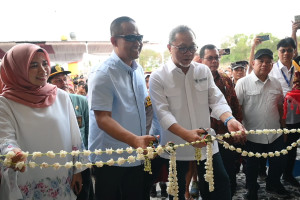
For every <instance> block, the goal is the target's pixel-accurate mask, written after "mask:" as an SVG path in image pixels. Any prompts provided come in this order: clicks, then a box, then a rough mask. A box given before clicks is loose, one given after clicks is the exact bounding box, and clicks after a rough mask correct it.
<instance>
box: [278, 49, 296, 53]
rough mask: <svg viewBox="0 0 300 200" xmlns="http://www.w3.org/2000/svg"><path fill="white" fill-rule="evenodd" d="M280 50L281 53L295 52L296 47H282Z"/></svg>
mask: <svg viewBox="0 0 300 200" xmlns="http://www.w3.org/2000/svg"><path fill="white" fill-rule="evenodd" d="M279 51H280V52H281V53H285V52H288V53H292V52H294V49H280V50H279Z"/></svg>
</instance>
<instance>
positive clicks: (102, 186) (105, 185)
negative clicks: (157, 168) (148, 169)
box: [93, 166, 144, 200]
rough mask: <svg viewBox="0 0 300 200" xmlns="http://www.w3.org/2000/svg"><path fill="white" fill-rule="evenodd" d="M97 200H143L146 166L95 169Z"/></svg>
mask: <svg viewBox="0 0 300 200" xmlns="http://www.w3.org/2000/svg"><path fill="white" fill-rule="evenodd" d="M93 170H94V171H93V174H94V177H95V200H141V199H143V193H144V191H143V189H144V166H136V167H117V166H103V167H100V168H98V167H95V166H94V168H93Z"/></svg>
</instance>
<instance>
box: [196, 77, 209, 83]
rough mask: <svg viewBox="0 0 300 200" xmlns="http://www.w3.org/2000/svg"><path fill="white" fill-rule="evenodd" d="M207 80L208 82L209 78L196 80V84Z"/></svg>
mask: <svg viewBox="0 0 300 200" xmlns="http://www.w3.org/2000/svg"><path fill="white" fill-rule="evenodd" d="M206 80H207V77H205V78H200V79H195V82H196V83H200V82H202V81H206Z"/></svg>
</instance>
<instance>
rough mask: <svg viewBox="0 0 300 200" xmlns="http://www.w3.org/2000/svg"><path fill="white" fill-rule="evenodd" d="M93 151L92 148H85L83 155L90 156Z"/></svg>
mask: <svg viewBox="0 0 300 200" xmlns="http://www.w3.org/2000/svg"><path fill="white" fill-rule="evenodd" d="M91 153H92V152H91V151H90V150H83V155H84V156H89V155H91Z"/></svg>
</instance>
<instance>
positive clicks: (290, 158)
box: [283, 123, 300, 176]
mask: <svg viewBox="0 0 300 200" xmlns="http://www.w3.org/2000/svg"><path fill="white" fill-rule="evenodd" d="M286 126H287V128H288V129H298V128H300V123H297V124H287V125H286ZM299 136H300V134H299V133H297V132H296V133H289V134H287V135H286V137H287V140H286V142H285V146H286V147H287V146H290V145H291V144H292V143H293V142H296V141H297V140H298V139H299ZM296 156H297V148H293V149H292V150H290V151H289V153H288V154H287V164H286V168H285V169H284V171H283V173H284V175H285V176H293V170H294V165H295V160H296Z"/></svg>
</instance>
